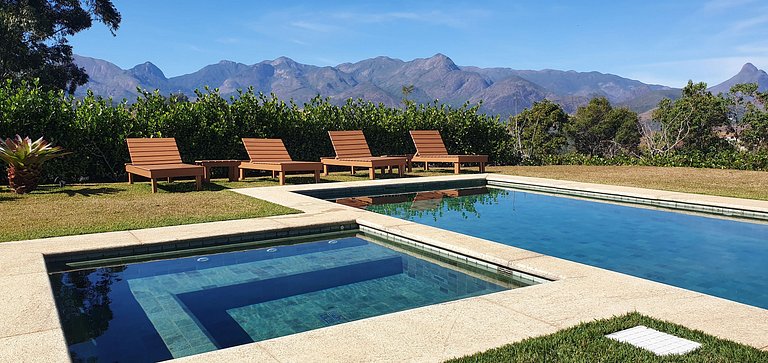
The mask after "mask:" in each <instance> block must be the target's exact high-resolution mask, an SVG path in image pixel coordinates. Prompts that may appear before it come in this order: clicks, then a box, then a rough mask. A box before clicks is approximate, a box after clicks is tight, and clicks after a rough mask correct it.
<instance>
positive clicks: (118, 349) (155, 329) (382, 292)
mask: <svg viewBox="0 0 768 363" xmlns="http://www.w3.org/2000/svg"><path fill="white" fill-rule="evenodd" d="M50 280H51V285H52V287H53V291H54V296H55V298H56V302H57V307H58V309H59V313H60V317H61V319H62V325H63V329H64V333H65V337H66V339H67V344H68V345H69V349H70V353H71V356H72V358H73V361H99V362H101V361H104V362H116V361H120V362H154V361H159V360H165V359H171V358H178V357H183V356H187V355H192V354H196V353H201V352H206V351H211V350H215V349H221V348H226V347H231V346H235V345H239V344H245V343H250V342H254V341H260V340H264V339H270V338H275V337H280V336H284V335H289V334H294V333H298V332H303V331H307V330H312V329H317V328H322V327H326V326H331V325H335V324H340V323H344V322H348V321H353V320H358V319H363V318H367V317H372V316H377V315H382V314H387V313H392V312H396V311H402V310H406V309H412V308H416V307H420V306H426V305H431V304H436V303H441V302H446V301H451V300H456V299H461V298H466V297H472V296H478V295H483V294H488V293H493V292H498V291H503V290H506V289H509V288H515V287H521V286H524V285H525V284H524V283H521V282H516V281H511V280H509V279H505V278H501V279H499V280H497V279H494V278H492V277H489V276H486V275H484V274H479V273H477V272H462V271H461V270H459V269H458V268H457V267H455V266H452V265H450V264H446V263H444V262H438V261H430V260H428V259H426V258H424V257H422V256H419V257H417V256H416V255H414V254H413V253H411V252H408V253H406V252H404V251H402V250H396V249H393V248H390V247H388V246H386V245H385V244H383V243H380V242H373V240H372V239H370V238H367V237H366V238H363V236H362V235H357V236H351V237H350V236H347V237H339V238H337V239H329V240H320V241H315V242H308V243H301V244H293V245H281V246H273V247H268V248H258V249H251V250H247V251H237V252H227V253H218V254H208V255H198V256H193V257H185V258H177V259H171V260H162V261H150V262H141V263H134V264H123V265H118V266H111V267H98V268H88V269H82V270H74V271H64V272H56V273H52V274H50Z"/></svg>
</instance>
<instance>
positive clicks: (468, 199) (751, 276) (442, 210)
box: [341, 187, 768, 308]
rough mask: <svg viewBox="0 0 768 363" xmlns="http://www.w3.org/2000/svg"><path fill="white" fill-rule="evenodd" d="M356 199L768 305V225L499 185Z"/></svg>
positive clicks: (416, 218) (525, 245)
mask: <svg viewBox="0 0 768 363" xmlns="http://www.w3.org/2000/svg"><path fill="white" fill-rule="evenodd" d="M356 199H357V200H356V201H355V203H357V205H358V206H361V207H363V208H366V209H368V210H371V211H374V212H378V213H382V214H387V215H390V216H394V217H398V218H402V219H407V220H410V221H414V222H418V223H422V224H426V225H430V226H435V227H439V228H443V229H447V230H451V231H455V232H460V233H464V234H467V235H472V236H476V237H480V238H484V239H488V240H492V241H496V242H500V243H503V244H507V245H511V246H515V247H520V248H524V249H527V250H530V251H535V252H539V253H542V254H546V255H550V256H555V257H560V258H564V259H567V260H571V261H576V262H581V263H584V264H588V265H592V266H597V267H601V268H605V269H609V270H613V271H617V272H622V273H626V274H629V275H633V276H638V277H642V278H645V279H649V280H653V281H658V282H662V283H665V284H669V285H674V286H678V287H682V288H686V289H690V290H694V291H698V292H702V293H705V294H709V295H714V296H719V297H723V298H726V299H730V300H733V301H738V302H742V303H745V304H749V305H754V306H758V307H761V308H768V279H766V276H768V224H763V223H749V222H743V221H736V220H731V219H720V218H714V217H704V216H700V215H691V214H684V213H677V212H671V211H665V210H656V209H648V208H635V207H630V206H626V205H618V204H611V203H604V202H595V201H589V200H583V199H574V198H567V197H558V196H552V195H546V194H538V193H528V192H521V191H516V190H510V189H500V188H493V187H482V188H473V189H469V190H463V191H462V190H445V191H432V192H425V193H411V194H404V195H399V196H391V195H390V196H382V197H373V198H372V199H370V197H369V199H365V198H360V197H358V198H356ZM382 201H383V204H380V203H378V202H382ZM341 202H344V201H341ZM350 203H351V202H349V201H347V203H345V204H350Z"/></svg>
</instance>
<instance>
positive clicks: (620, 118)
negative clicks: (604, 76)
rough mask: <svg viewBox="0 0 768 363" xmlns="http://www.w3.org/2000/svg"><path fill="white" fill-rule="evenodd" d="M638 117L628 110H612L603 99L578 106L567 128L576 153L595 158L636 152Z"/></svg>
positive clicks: (597, 98)
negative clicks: (622, 152)
mask: <svg viewBox="0 0 768 363" xmlns="http://www.w3.org/2000/svg"><path fill="white" fill-rule="evenodd" d="M639 122H640V118H639V117H638V116H637V113H635V112H633V111H631V110H629V109H627V108H624V107H622V108H613V107H612V106H611V103H610V102H609V101H608V99H607V98H605V97H596V98H593V99H592V100H590V101H589V103H588V104H587V105H586V106H580V107H579V108H578V109H577V110H576V114H575V115H574V116H573V117H572V119H571V122H570V123H569V124H568V127H567V128H566V134H567V135H568V137H569V138H570V139H571V141H572V142H573V146H574V147H575V148H576V151H578V152H580V153H582V154H588V155H594V156H614V155H616V154H617V153H618V152H620V151H625V152H635V151H636V150H637V147H638V145H639V143H640V128H639Z"/></svg>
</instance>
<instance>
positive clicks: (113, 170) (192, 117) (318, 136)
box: [0, 82, 513, 181]
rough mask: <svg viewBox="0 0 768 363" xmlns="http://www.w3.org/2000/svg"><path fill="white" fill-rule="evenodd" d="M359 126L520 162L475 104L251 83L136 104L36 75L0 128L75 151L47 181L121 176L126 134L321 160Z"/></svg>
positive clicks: (384, 136)
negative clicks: (440, 140) (296, 99)
mask: <svg viewBox="0 0 768 363" xmlns="http://www.w3.org/2000/svg"><path fill="white" fill-rule="evenodd" d="M355 129H362V130H363V132H364V133H365V136H366V138H367V140H368V144H369V146H370V148H371V151H372V152H373V153H374V154H375V155H380V154H381V155H383V154H403V153H412V152H414V151H415V149H414V146H413V143H412V142H411V139H410V136H409V135H408V131H409V130H415V129H437V130H440V131H441V133H442V135H443V137H444V139H445V142H446V145H447V147H448V150H449V151H451V152H454V153H480V154H488V155H490V159H491V161H492V162H494V163H509V162H511V161H512V159H511V155H513V153H511V152H510V148H509V137H508V134H507V130H506V126H505V125H504V124H502V123H501V122H499V120H498V118H494V117H489V116H486V115H484V114H481V113H479V112H478V106H470V105H468V104H466V105H464V106H462V107H457V108H456V107H451V106H447V105H442V104H438V103H431V104H426V105H413V104H409V105H408V106H407V107H406V108H405V109H399V108H390V107H386V106H384V105H383V104H373V103H371V102H366V101H363V100H356V101H355V100H349V101H347V103H346V104H344V105H342V106H336V105H333V104H331V103H330V102H329V101H328V100H327V99H322V98H319V97H317V98H315V99H313V100H312V101H311V102H309V103H307V104H304V105H296V104H294V103H292V102H287V103H286V102H285V101H283V100H279V99H277V98H276V97H275V96H274V95H270V96H266V95H263V94H257V93H254V91H253V90H252V89H248V90H246V91H243V92H241V93H240V94H239V95H238V96H237V97H232V98H230V99H224V98H222V97H221V96H220V95H219V94H218V92H217V91H216V90H209V89H205V90H203V91H199V92H197V100H196V101H194V102H189V101H187V100H186V99H183V98H177V97H175V96H170V97H166V96H163V95H161V94H160V93H158V92H142V94H141V95H140V96H139V97H138V98H137V99H136V100H135V102H133V103H130V104H129V103H128V102H126V101H125V100H123V101H121V102H116V101H113V100H112V99H105V98H102V97H98V96H94V95H93V94H91V93H89V94H88V95H87V96H86V97H84V98H82V99H76V98H72V97H69V96H66V95H65V94H64V93H62V92H44V91H42V90H41V89H40V87H39V86H38V85H36V84H31V83H22V84H16V85H14V84H12V83H11V82H6V83H4V84H3V85H2V87H0V137H2V138H5V137H10V136H13V135H15V134H20V135H23V136H30V137H40V136H43V137H45V138H46V139H48V140H51V141H53V142H54V143H56V144H57V145H60V146H62V147H64V148H65V149H67V150H68V151H71V152H73V154H71V155H69V156H67V157H65V158H61V159H58V160H54V161H52V162H50V164H49V165H47V167H46V176H47V180H48V181H51V180H53V179H55V178H57V177H58V178H63V179H65V180H67V181H82V180H92V181H96V180H121V179H123V178H124V177H125V172H124V170H125V169H124V164H125V163H126V162H129V161H130V157H129V155H128V149H127V146H126V143H125V139H126V138H128V137H175V138H176V140H177V143H178V145H179V150H180V152H181V155H182V159H183V160H184V161H186V162H191V161H194V160H197V159H244V158H245V157H246V153H245V150H244V148H243V146H242V143H241V141H240V138H241V137H270V138H281V139H283V140H284V141H285V144H286V147H287V148H288V151H289V152H290V153H291V155H292V156H293V157H294V158H295V159H300V160H319V159H320V157H323V156H332V155H333V148H332V145H331V143H330V139H329V138H328V134H327V131H329V130H355ZM0 175H3V176H1V177H0V178H4V177H5V176H4V173H0Z"/></svg>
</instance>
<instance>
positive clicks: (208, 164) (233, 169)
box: [195, 160, 242, 182]
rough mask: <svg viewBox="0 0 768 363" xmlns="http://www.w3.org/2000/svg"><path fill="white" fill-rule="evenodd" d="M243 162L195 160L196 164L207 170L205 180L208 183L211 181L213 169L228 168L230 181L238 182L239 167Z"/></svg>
mask: <svg viewBox="0 0 768 363" xmlns="http://www.w3.org/2000/svg"><path fill="white" fill-rule="evenodd" d="M241 162H242V161H241V160H195V164H197V165H202V166H203V169H204V170H205V174H204V175H203V180H204V181H206V182H210V181H211V168H227V169H228V173H227V175H228V176H229V181H237V167H238V166H239V165H240V163H241Z"/></svg>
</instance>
